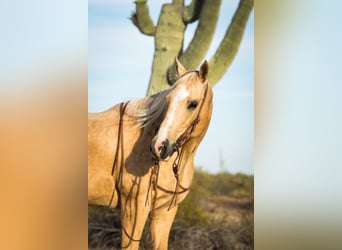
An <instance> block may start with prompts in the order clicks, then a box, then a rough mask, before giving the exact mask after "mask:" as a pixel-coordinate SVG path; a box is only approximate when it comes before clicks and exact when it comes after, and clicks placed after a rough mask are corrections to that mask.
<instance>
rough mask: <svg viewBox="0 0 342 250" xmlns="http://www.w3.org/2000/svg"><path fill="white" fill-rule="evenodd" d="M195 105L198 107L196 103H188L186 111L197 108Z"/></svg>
mask: <svg viewBox="0 0 342 250" xmlns="http://www.w3.org/2000/svg"><path fill="white" fill-rule="evenodd" d="M197 105H198V102H197V101H189V102H188V106H187V108H188V109H195V108H196V107H197Z"/></svg>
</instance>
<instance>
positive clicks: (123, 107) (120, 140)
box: [108, 101, 129, 207]
mask: <svg viewBox="0 0 342 250" xmlns="http://www.w3.org/2000/svg"><path fill="white" fill-rule="evenodd" d="M128 103H129V101H128V102H125V103H123V102H122V103H120V109H119V110H120V111H119V117H120V118H119V127H118V139H117V143H116V150H115V156H114V162H113V167H112V176H113V175H114V170H115V167H116V166H117V164H118V158H119V147H120V145H121V160H120V173H119V179H121V177H122V162H123V132H122V122H123V121H122V119H123V116H124V114H125V110H126V107H127V105H128ZM115 186H116V184H115V181H114V187H113V192H112V196H111V198H110V201H109V204H108V207H110V206H111V205H112V202H113V198H114V193H115Z"/></svg>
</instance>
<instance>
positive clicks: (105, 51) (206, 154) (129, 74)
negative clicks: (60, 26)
mask: <svg viewBox="0 0 342 250" xmlns="http://www.w3.org/2000/svg"><path fill="white" fill-rule="evenodd" d="M162 2H166V1H156V0H155V1H151V0H150V1H148V4H149V7H150V14H151V17H152V19H153V20H154V22H155V23H157V21H158V17H159V13H160V9H161V5H162ZM237 5H238V0H234V1H223V3H222V6H221V14H220V18H219V21H218V26H217V29H216V33H215V37H214V40H213V42H212V46H211V47H210V49H209V51H208V53H207V56H206V59H208V60H209V59H210V58H211V56H212V55H213V53H214V52H215V49H216V48H217V46H218V44H219V43H220V41H221V39H222V37H223V36H224V33H225V31H226V27H227V26H228V24H229V23H230V21H231V18H232V16H233V13H234V11H235V9H236V7H237ZM134 8H135V5H134V3H133V1H124V0H120V1H109V0H89V10H88V11H89V19H88V20H89V21H88V22H89V30H88V110H89V112H98V111H103V110H105V109H108V108H109V107H111V106H113V105H114V104H116V103H119V102H121V101H124V100H129V99H132V98H136V97H143V96H144V95H145V93H146V89H147V85H148V82H149V78H150V74H151V65H152V59H153V51H154V38H153V37H149V36H145V35H143V34H141V33H140V32H139V31H138V29H137V28H136V27H135V26H134V25H133V24H132V23H131V21H130V20H129V17H130V14H131V12H132V11H133V10H134ZM195 29H196V23H194V24H191V25H189V26H188V27H187V30H186V34H185V39H184V43H185V46H184V47H185V48H186V46H187V44H188V43H189V41H190V40H191V37H192V34H193V32H194V30H195ZM209 74H210V72H209ZM213 90H214V111H213V116H212V120H211V124H210V127H209V129H208V132H207V134H206V136H205V138H204V139H203V141H202V143H201V145H200V147H199V149H198V151H197V155H196V158H195V165H196V166H197V167H202V168H203V169H205V170H206V171H209V172H213V173H215V172H218V171H220V170H221V169H220V164H219V163H220V155H222V156H221V158H222V160H223V161H224V164H223V166H224V170H226V171H228V172H231V173H237V172H243V173H248V174H253V173H254V171H253V151H254V149H253V148H254V140H253V138H254V131H253V128H254V11H253V12H252V14H251V16H250V18H249V21H248V24H247V28H246V31H245V34H244V37H243V41H242V43H241V45H240V49H239V52H238V54H237V56H236V58H235V59H234V62H233V63H232V65H231V66H230V68H229V69H228V71H227V72H226V74H225V76H224V77H223V78H222V79H221V80H220V81H219V82H218V83H217V84H216V85H215V86H214V89H213Z"/></svg>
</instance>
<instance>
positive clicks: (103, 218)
mask: <svg viewBox="0 0 342 250" xmlns="http://www.w3.org/2000/svg"><path fill="white" fill-rule="evenodd" d="M218 175H220V177H219V178H218V177H217V175H210V174H208V173H205V172H203V171H197V172H196V176H195V178H194V183H193V188H192V191H191V192H190V195H189V196H188V197H187V199H186V200H185V201H184V202H183V203H182V204H181V206H180V208H179V211H178V213H177V216H176V219H175V221H174V224H173V227H172V229H171V232H170V238H169V249H170V250H181V249H189V250H192V249H196V250H197V249H234V250H235V249H253V248H254V199H253V176H243V175H230V174H227V173H223V174H218ZM235 177H236V178H235ZM234 178H235V179H234ZM232 180H234V181H232ZM203 181H204V182H205V183H206V184H205V185H203ZM227 181H229V182H230V183H227ZM220 182H222V183H221V186H220ZM232 183H233V184H232ZM210 185H213V186H212V187H209V186H210ZM215 186H220V187H222V186H226V187H228V186H229V188H230V189H229V190H226V191H225V192H224V188H220V189H218V190H216V189H215ZM225 194H227V195H225ZM147 228H148V224H147V225H146V227H145V232H144V236H143V237H142V239H143V240H142V241H141V243H140V249H141V250H144V249H151V248H152V245H151V240H150V237H149V235H148V232H147ZM120 238H121V230H120V210H118V209H108V208H103V207H92V206H90V207H89V212H88V246H89V249H91V250H93V249H120Z"/></svg>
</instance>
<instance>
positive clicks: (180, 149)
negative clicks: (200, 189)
mask: <svg viewBox="0 0 342 250" xmlns="http://www.w3.org/2000/svg"><path fill="white" fill-rule="evenodd" d="M207 92H208V85H207V87H206V89H205V92H204V97H203V101H202V103H201V105H200V107H199V110H198V113H197V116H196V118H195V119H194V120H193V121H192V122H191V124H190V126H189V127H188V128H187V129H186V130H185V131H184V133H183V134H182V135H181V136H180V137H179V138H178V139H177V141H176V145H175V148H174V149H175V152H177V156H176V158H175V160H174V161H173V163H172V170H173V174H174V176H175V179H176V186H175V189H174V191H171V190H167V189H165V188H163V187H161V186H159V185H158V175H159V167H160V166H159V160H158V159H154V158H152V160H153V166H152V171H151V176H150V183H149V187H148V191H147V195H146V200H145V206H146V205H147V201H148V196H149V193H150V189H151V186H152V187H153V191H154V197H153V200H152V209H151V212H150V218H152V217H153V213H154V211H155V210H157V209H159V208H161V207H163V206H164V205H165V204H166V203H165V204H162V205H160V206H159V207H157V208H156V207H155V203H156V200H157V189H159V190H161V191H163V192H165V193H169V194H172V199H171V202H170V204H169V207H168V209H167V211H169V210H170V209H171V207H172V204H173V203H175V205H176V204H177V195H178V194H182V193H184V192H187V191H189V190H190V188H191V186H190V187H187V188H186V187H183V186H182V185H181V184H180V183H179V174H178V173H179V167H180V165H181V163H182V160H183V154H184V145H185V144H186V143H187V142H188V141H189V140H190V139H191V134H192V133H193V132H194V130H195V128H196V126H197V124H198V123H199V122H200V113H201V111H202V108H203V104H204V102H205V99H206V97H207ZM178 188H181V189H182V190H181V191H177V190H178Z"/></svg>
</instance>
